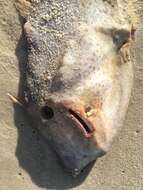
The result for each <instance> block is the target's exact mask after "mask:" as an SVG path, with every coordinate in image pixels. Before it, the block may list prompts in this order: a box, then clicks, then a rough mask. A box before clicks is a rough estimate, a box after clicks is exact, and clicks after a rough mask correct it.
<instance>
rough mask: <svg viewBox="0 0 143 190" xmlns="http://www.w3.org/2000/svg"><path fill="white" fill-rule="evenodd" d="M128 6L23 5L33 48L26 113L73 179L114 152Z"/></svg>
mask: <svg viewBox="0 0 143 190" xmlns="http://www.w3.org/2000/svg"><path fill="white" fill-rule="evenodd" d="M119 2H120V3H119ZM123 2H124V1H118V2H117V1H115V0H114V1H101V0H98V1H93V0H90V1H87V0H71V1H69V0H37V1H36V0H35V1H34V0H33V1H30V2H28V3H27V1H24V0H20V1H18V3H19V5H18V8H19V7H20V8H19V11H20V14H21V15H22V16H23V17H25V18H26V23H25V25H24V30H25V35H26V37H27V43H28V48H29V50H28V51H29V52H28V63H27V70H26V76H27V80H26V82H27V90H26V91H25V99H26V102H27V110H28V112H29V113H30V115H31V117H32V118H33V122H34V123H35V127H36V128H38V129H39V131H40V133H42V134H43V136H44V137H45V138H46V139H48V142H49V144H51V146H52V148H53V149H54V150H55V152H56V153H57V155H58V157H59V158H60V160H61V163H62V164H63V165H64V167H65V168H66V169H67V170H68V171H70V172H71V173H74V174H75V175H77V174H79V173H80V171H81V170H82V169H83V168H85V167H86V165H88V164H89V163H90V162H92V161H94V160H96V159H97V158H98V157H99V156H102V155H104V154H105V153H106V152H107V151H108V150H109V147H110V145H111V143H112V141H113V138H114V136H116V133H117V131H118V129H119V127H120V126H121V125H122V123H123V119H124V116H125V113H126V110H127V107H128V103H129V99H130V94H131V88H132V83H133V62H134V60H133V56H132V53H133V52H132V53H131V47H132V44H133V40H132V37H133V36H132V35H133V26H134V23H133V22H132V12H129V13H128V12H126V13H124V12H123V7H124V6H125V5H126V6H127V3H126V4H124V3H123ZM25 3H26V5H25ZM22 5H23V6H22ZM22 7H23V8H22ZM133 15H134V14H133ZM136 17H137V16H136ZM133 18H134V19H133V21H134V20H135V17H134V16H133ZM79 117H80V118H81V120H82V121H81V120H80V119H79ZM83 125H84V126H85V125H87V126H90V128H92V129H93V131H94V132H92V133H89V134H88V132H87V131H86V130H85V128H83Z"/></svg>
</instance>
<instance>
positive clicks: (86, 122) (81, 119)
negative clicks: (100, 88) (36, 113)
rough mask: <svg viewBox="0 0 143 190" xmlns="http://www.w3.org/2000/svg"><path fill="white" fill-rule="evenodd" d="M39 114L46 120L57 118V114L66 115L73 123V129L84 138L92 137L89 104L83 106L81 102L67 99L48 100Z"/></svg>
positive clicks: (92, 129)
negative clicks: (59, 100)
mask: <svg viewBox="0 0 143 190" xmlns="http://www.w3.org/2000/svg"><path fill="white" fill-rule="evenodd" d="M49 102H50V101H49ZM41 115H42V117H43V118H44V119H46V120H57V118H58V117H59V115H60V116H61V118H64V117H67V118H68V119H69V120H71V121H72V123H73V124H74V129H75V130H77V131H78V132H79V133H81V135H82V136H83V137H85V138H92V137H93V135H94V133H95V131H96V129H95V126H94V124H93V123H92V122H91V120H90V118H91V116H92V115H93V110H91V108H90V107H89V106H88V107H85V106H84V105H83V104H82V103H81V102H73V101H67V100H66V101H62V102H58V103H53V102H52V103H51V102H50V103H48V104H47V105H46V106H44V107H42V109H41Z"/></svg>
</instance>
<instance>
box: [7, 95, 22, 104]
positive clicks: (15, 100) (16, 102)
mask: <svg viewBox="0 0 143 190" xmlns="http://www.w3.org/2000/svg"><path fill="white" fill-rule="evenodd" d="M7 95H8V97H9V98H10V100H11V101H12V102H13V104H18V105H19V106H22V107H23V104H22V103H21V102H20V101H19V100H18V99H17V98H15V97H14V96H13V95H11V94H10V93H7Z"/></svg>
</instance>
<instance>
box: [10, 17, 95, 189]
mask: <svg viewBox="0 0 143 190" xmlns="http://www.w3.org/2000/svg"><path fill="white" fill-rule="evenodd" d="M20 21H21V24H22V25H23V23H24V20H22V19H21V18H20ZM27 49H28V48H27V44H26V39H25V37H24V32H23V34H22V35H21V38H20V40H19V42H18V45H17V48H16V56H17V58H18V61H19V70H20V81H19V94H18V97H19V99H20V100H22V99H23V92H24V89H25V81H26V80H25V70H26V64H27ZM14 109H15V116H14V118H15V125H16V127H17V130H18V142H17V149H16V156H17V158H18V160H19V164H20V166H21V167H22V168H23V169H24V170H26V172H28V174H29V175H30V176H31V179H32V181H33V182H34V183H35V184H37V185H38V186H40V187H43V188H46V189H57V190H60V189H62V190H64V189H69V188H72V187H76V186H78V185H80V184H81V183H82V182H83V181H84V180H85V178H86V176H87V175H88V173H89V172H90V170H91V168H92V166H93V164H91V165H90V166H89V167H88V168H86V169H85V170H84V171H83V172H82V173H81V174H80V175H79V176H78V177H76V178H73V177H72V176H70V174H67V173H66V172H65V171H64V170H63V168H62V167H61V166H60V164H59V163H58V160H57V158H56V156H55V154H54V153H53V152H52V150H51V149H50V148H49V146H48V144H47V143H46V141H45V140H44V139H43V138H42V137H41V136H40V135H39V133H38V132H37V131H36V130H35V129H33V128H32V127H31V121H30V118H29V116H28V115H27V113H26V110H24V109H23V108H22V107H20V106H19V105H14Z"/></svg>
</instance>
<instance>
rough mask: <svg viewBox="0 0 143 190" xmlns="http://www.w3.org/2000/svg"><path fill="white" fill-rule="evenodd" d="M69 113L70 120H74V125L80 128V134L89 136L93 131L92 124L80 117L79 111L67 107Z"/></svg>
mask: <svg viewBox="0 0 143 190" xmlns="http://www.w3.org/2000/svg"><path fill="white" fill-rule="evenodd" d="M69 113H70V116H71V118H72V120H74V121H75V123H76V127H78V128H79V129H80V131H81V132H82V134H83V135H84V136H85V137H86V138H91V137H92V136H93V135H94V132H95V128H94V127H93V126H92V124H91V123H90V122H89V121H88V120H87V119H86V118H84V117H82V116H81V115H80V114H79V113H77V112H75V111H73V110H72V109H69Z"/></svg>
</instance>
